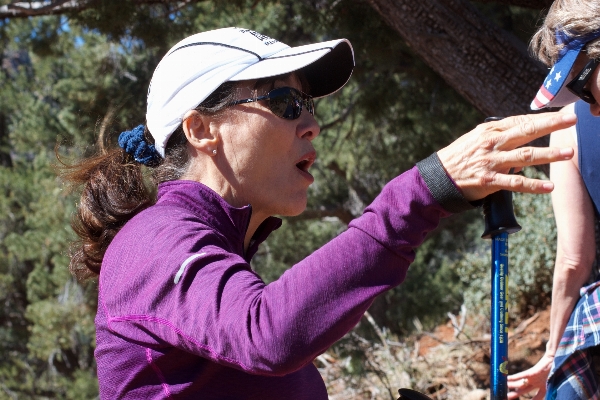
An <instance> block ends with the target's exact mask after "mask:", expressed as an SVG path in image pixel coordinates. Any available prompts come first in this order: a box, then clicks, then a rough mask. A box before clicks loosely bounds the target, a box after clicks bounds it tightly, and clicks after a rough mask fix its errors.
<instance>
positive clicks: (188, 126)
mask: <svg viewBox="0 0 600 400" xmlns="http://www.w3.org/2000/svg"><path fill="white" fill-rule="evenodd" d="M209 119H210V117H208V116H206V115H202V114H200V113H199V112H198V111H196V110H191V111H188V112H187V113H186V115H185V116H184V118H183V123H182V127H183V132H184V133H185V137H186V138H187V140H188V143H189V144H190V145H191V146H192V147H193V148H194V149H196V151H198V152H200V153H204V154H206V155H209V156H211V157H212V156H214V155H215V154H216V150H217V145H218V144H219V138H218V137H217V136H216V135H215V134H214V133H213V132H211V129H210V120H209Z"/></svg>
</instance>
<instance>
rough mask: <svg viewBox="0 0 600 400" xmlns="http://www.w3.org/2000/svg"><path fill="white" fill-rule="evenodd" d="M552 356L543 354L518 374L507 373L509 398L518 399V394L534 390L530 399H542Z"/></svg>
mask: <svg viewBox="0 0 600 400" xmlns="http://www.w3.org/2000/svg"><path fill="white" fill-rule="evenodd" d="M553 361H554V357H553V356H548V355H544V356H543V357H542V358H541V359H540V361H538V362H537V364H535V365H534V366H533V367H531V368H529V369H528V370H526V371H523V372H519V373H518V374H514V375H509V376H508V378H507V382H508V390H509V392H508V396H507V398H508V399H509V400H513V399H518V398H519V396H522V395H524V394H525V393H529V392H532V391H534V390H535V391H536V394H535V396H534V397H533V399H532V400H543V399H544V396H545V395H546V380H547V379H548V374H550V369H551V368H552V362H553Z"/></svg>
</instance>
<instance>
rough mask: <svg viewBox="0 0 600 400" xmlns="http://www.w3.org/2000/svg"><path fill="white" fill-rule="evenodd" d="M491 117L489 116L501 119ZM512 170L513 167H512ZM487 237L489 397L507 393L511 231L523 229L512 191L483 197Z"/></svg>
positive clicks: (503, 397) (497, 398) (496, 398)
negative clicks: (489, 255) (489, 251)
mask: <svg viewBox="0 0 600 400" xmlns="http://www.w3.org/2000/svg"><path fill="white" fill-rule="evenodd" d="M499 119H502V118H498V117H492V118H488V119H486V122H488V121H491V120H499ZM510 173H512V169H511V171H510ZM483 216H484V220H485V230H484V232H483V235H481V237H482V238H484V239H492V265H491V267H492V268H491V269H492V276H491V277H492V280H491V283H492V284H491V318H490V322H491V331H492V332H491V333H492V334H491V336H492V338H491V343H490V348H491V355H490V359H491V360H490V400H506V398H507V394H508V384H507V379H506V378H507V376H508V235H509V234H511V233H515V232H518V231H520V230H521V226H520V225H519V224H518V223H517V220H516V218H515V213H514V210H513V203H512V192H510V191H507V190H500V191H499V192H496V193H492V194H490V195H488V196H487V197H486V198H485V199H484V200H483Z"/></svg>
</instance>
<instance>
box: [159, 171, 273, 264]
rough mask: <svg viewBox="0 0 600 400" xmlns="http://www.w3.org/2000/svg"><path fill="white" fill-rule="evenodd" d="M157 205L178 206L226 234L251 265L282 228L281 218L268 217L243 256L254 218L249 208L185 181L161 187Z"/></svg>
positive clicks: (206, 188) (197, 183)
mask: <svg viewBox="0 0 600 400" xmlns="http://www.w3.org/2000/svg"><path fill="white" fill-rule="evenodd" d="M156 205H157V206H161V205H177V206H179V207H183V208H185V209H187V210H190V211H191V212H193V213H194V214H195V215H197V216H198V217H199V218H200V219H201V220H202V221H203V222H204V223H205V224H207V225H208V226H210V227H211V228H214V229H215V230H216V231H218V232H220V233H221V234H223V235H224V236H225V237H226V238H227V240H228V241H229V242H230V244H231V245H232V246H233V251H235V252H236V253H237V254H239V255H240V256H242V257H244V259H245V260H246V261H248V262H250V260H251V259H252V257H253V256H254V254H256V251H257V250H258V247H259V245H260V244H261V243H262V242H264V241H265V240H266V239H267V237H268V236H269V235H270V234H271V232H273V231H274V230H276V229H278V228H279V227H280V226H281V220H280V219H279V218H275V217H269V218H267V219H266V220H265V221H263V223H262V224H261V225H260V226H259V227H258V229H257V230H256V232H254V235H253V236H252V239H251V240H250V245H249V246H248V250H247V251H246V252H245V254H244V238H245V236H246V232H247V231H248V224H249V223H250V217H251V216H252V207H251V206H250V205H247V206H244V207H241V208H236V207H233V206H231V205H230V204H229V203H227V202H226V201H225V200H224V199H223V198H222V197H221V196H219V195H218V194H217V193H216V192H215V191H214V190H212V189H211V188H209V187H208V186H206V185H204V184H202V183H200V182H196V181H185V180H176V181H169V182H163V183H161V184H159V185H158V194H157V201H156Z"/></svg>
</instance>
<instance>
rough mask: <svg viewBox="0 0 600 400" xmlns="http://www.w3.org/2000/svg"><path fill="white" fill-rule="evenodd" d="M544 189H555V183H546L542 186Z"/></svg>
mask: <svg viewBox="0 0 600 400" xmlns="http://www.w3.org/2000/svg"><path fill="white" fill-rule="evenodd" d="M542 187H543V188H544V190H552V189H554V183H552V182H546V183H544V184H543V185H542Z"/></svg>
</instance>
